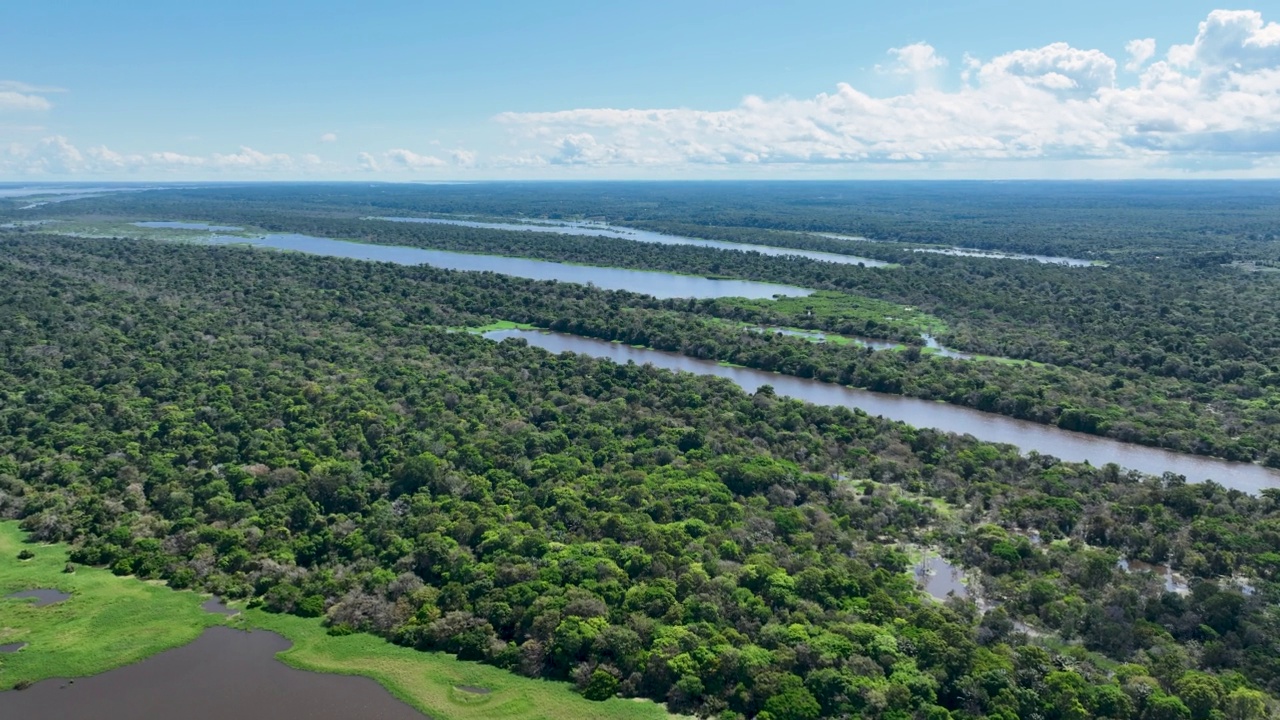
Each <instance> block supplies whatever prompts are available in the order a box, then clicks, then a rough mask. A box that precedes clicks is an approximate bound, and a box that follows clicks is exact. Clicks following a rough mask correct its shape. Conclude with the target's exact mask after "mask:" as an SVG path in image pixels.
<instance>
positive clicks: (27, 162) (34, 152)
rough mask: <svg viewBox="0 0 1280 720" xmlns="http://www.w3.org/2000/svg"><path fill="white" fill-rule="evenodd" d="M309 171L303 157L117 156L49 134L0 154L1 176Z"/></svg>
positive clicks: (246, 153) (245, 150)
mask: <svg viewBox="0 0 1280 720" xmlns="http://www.w3.org/2000/svg"><path fill="white" fill-rule="evenodd" d="M310 157H314V156H310ZM312 166H314V163H312V162H311V161H310V160H309V159H308V158H307V157H304V158H303V159H302V161H301V162H295V160H294V158H293V157H292V156H290V155H287V154H285V153H264V152H260V151H258V150H254V149H253V148H250V147H241V148H240V150H239V151H238V152H234V153H228V154H220V153H214V154H212V155H209V156H201V155H184V154H182V153H177V152H171V151H160V152H150V153H121V152H117V151H115V150H112V149H111V148H109V147H107V146H105V145H99V146H95V147H91V148H89V149H87V150H81V149H80V148H78V147H77V146H76V145H74V144H72V142H71V141H70V140H68V139H67V138H66V137H63V136H61V135H51V136H48V137H45V138H42V139H40V140H38V141H36V142H34V143H27V144H24V143H11V144H10V145H9V146H8V147H7V148H6V149H3V150H0V174H11V175H34V176H38V175H106V174H113V173H135V174H136V173H149V174H156V173H159V174H167V173H173V174H186V173H190V172H191V171H193V170H206V171H209V172H211V173H214V174H227V175H233V176H237V175H246V174H257V173H271V172H277V171H284V170H291V169H295V168H303V169H305V168H307V167H312Z"/></svg>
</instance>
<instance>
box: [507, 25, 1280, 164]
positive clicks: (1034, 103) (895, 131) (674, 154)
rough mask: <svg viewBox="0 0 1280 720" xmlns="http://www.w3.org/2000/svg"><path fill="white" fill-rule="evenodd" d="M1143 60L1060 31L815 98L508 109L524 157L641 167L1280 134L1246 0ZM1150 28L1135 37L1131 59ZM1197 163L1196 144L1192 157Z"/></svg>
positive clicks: (1073, 155)
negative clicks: (880, 88)
mask: <svg viewBox="0 0 1280 720" xmlns="http://www.w3.org/2000/svg"><path fill="white" fill-rule="evenodd" d="M1180 47H1181V48H1182V49H1179V48H1175V49H1173V50H1171V51H1170V53H1169V58H1170V59H1169V61H1168V62H1165V61H1161V62H1155V63H1152V64H1150V65H1149V66H1147V67H1146V69H1145V70H1143V72H1142V74H1141V75H1140V77H1139V78H1138V80H1137V82H1136V83H1133V84H1129V85H1127V86H1126V85H1121V84H1119V83H1118V81H1117V77H1116V70H1117V62H1116V60H1115V59H1114V58H1112V57H1111V56H1109V55H1107V54H1106V53H1104V52H1102V51H1101V50H1096V49H1081V48H1076V47H1072V46H1071V45H1069V44H1067V43H1053V44H1050V45H1046V46H1044V47H1040V48H1031V49H1022V50H1014V51H1012V52H1008V53H1005V54H1002V55H998V56H996V57H993V58H990V59H987V60H981V59H977V58H973V57H971V56H966V57H965V60H964V62H963V63H962V67H961V72H960V80H961V82H960V85H959V86H958V87H955V88H954V89H951V90H947V91H942V90H938V89H935V88H934V87H932V86H931V85H930V84H928V83H920V84H919V86H918V87H917V89H916V90H914V91H912V92H909V93H904V94H898V95H893V96H890V97H873V96H871V95H869V94H867V93H865V92H862V91H860V90H858V89H856V88H854V87H853V86H851V85H848V84H844V83H842V84H839V85H838V86H837V88H836V90H835V91H834V92H831V93H823V94H820V95H817V96H816V97H812V98H802V99H793V98H787V97H782V98H777V99H763V98H759V97H754V96H750V97H747V98H746V99H744V100H743V101H742V103H741V104H739V105H738V106H737V107H734V108H730V109H726V110H697V109H687V108H678V109H662V108H658V109H614V108H583V109H576V110H562V111H557V112H535V113H518V112H513V113H503V114H501V115H499V116H497V120H498V121H499V122H500V123H501V124H503V125H505V126H507V127H508V129H509V132H510V134H511V135H512V138H513V141H514V142H515V143H516V146H517V147H518V148H520V149H521V151H520V152H517V154H516V157H517V158H522V159H523V160H524V161H525V163H526V164H531V165H536V164H537V163H538V162H540V161H541V162H548V163H551V164H556V165H566V166H593V167H623V166H633V167H644V166H655V165H658V166H675V165H682V164H715V165H734V164H755V163H760V164H776V163H795V164H810V165H822V164H831V163H909V162H929V163H935V164H944V163H969V164H970V165H971V166H974V167H980V166H981V165H982V164H983V163H984V162H987V161H993V160H1035V161H1044V160H1051V161H1061V162H1068V161H1071V162H1074V161H1077V160H1091V161H1097V162H1102V161H1107V162H1112V161H1123V162H1125V163H1128V164H1129V166H1130V167H1135V168H1141V167H1156V166H1161V167H1163V166H1167V165H1168V164H1169V163H1171V162H1172V163H1174V164H1177V163H1179V162H1182V159H1180V158H1183V156H1184V155H1185V156H1187V157H1186V158H1185V159H1186V161H1187V162H1186V165H1187V166H1190V165H1191V164H1192V162H1191V160H1192V159H1191V158H1190V157H1189V156H1191V155H1203V154H1205V153H1236V154H1253V157H1252V158H1249V159H1246V160H1245V164H1246V165H1248V164H1250V163H1253V162H1260V161H1261V158H1260V157H1259V155H1260V154H1262V153H1267V152H1273V151H1275V150H1277V149H1280V147H1277V146H1278V145H1280V26H1277V25H1276V24H1275V23H1270V24H1267V23H1264V22H1263V19H1262V16H1261V14H1259V13H1256V12H1225V11H1215V12H1214V13H1211V14H1210V15H1209V18H1208V19H1207V20H1206V21H1205V22H1204V23H1202V24H1201V26H1200V30H1199V34H1198V36H1197V38H1196V40H1195V42H1194V43H1193V44H1191V45H1188V46H1180ZM890 52H891V54H892V55H893V56H894V58H895V63H894V65H893V66H891V67H890V68H887V69H886V68H880V70H881V71H882V72H889V73H894V74H900V75H916V76H919V74H922V73H923V74H928V73H930V72H934V71H937V70H939V69H940V68H941V67H943V63H944V62H945V60H944V59H943V58H940V57H938V56H937V55H936V53H935V52H934V50H933V48H932V47H931V46H928V45H926V44H923V43H917V44H916V45H908V46H906V47H903V48H896V49H894V50H892V51H890ZM1154 52H1155V42H1154V40H1152V41H1150V42H1148V41H1146V40H1139V41H1135V42H1133V43H1130V44H1129V63H1130V64H1133V63H1137V66H1139V67H1140V66H1141V65H1142V64H1143V63H1145V62H1146V61H1148V60H1150V59H1151V57H1153V56H1154ZM1197 162H1203V158H1200V159H1199V160H1197Z"/></svg>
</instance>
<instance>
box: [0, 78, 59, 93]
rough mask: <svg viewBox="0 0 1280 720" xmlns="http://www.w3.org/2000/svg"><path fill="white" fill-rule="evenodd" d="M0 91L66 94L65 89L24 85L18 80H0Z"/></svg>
mask: <svg viewBox="0 0 1280 720" xmlns="http://www.w3.org/2000/svg"><path fill="white" fill-rule="evenodd" d="M0 90H5V91H11V92H20V93H36V94H40V95H44V94H48V93H63V92H66V89H65V88H60V87H51V86H48V85H31V84H30V83H24V82H20V81H18V80H0Z"/></svg>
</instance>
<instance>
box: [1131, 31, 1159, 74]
mask: <svg viewBox="0 0 1280 720" xmlns="http://www.w3.org/2000/svg"><path fill="white" fill-rule="evenodd" d="M1124 51H1125V52H1127V53H1129V62H1127V63H1125V64H1124V69H1125V70H1128V71H1129V72H1137V71H1138V70H1140V69H1141V68H1142V66H1143V65H1146V64H1147V61H1148V60H1150V59H1151V58H1152V57H1154V56H1155V54H1156V39H1155V38H1142V39H1139V40H1130V41H1129V42H1128V43H1127V44H1125V46H1124Z"/></svg>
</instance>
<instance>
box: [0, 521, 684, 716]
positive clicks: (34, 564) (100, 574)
mask: <svg viewBox="0 0 1280 720" xmlns="http://www.w3.org/2000/svg"><path fill="white" fill-rule="evenodd" d="M24 538H25V533H23V532H22V531H21V530H20V529H19V527H18V523H16V522H12V521H8V522H0V644H6V643H12V642H25V643H27V646H26V647H24V648H22V649H21V650H19V651H18V652H16V653H4V654H0V688H5V689H7V688H11V687H13V685H14V684H15V683H16V682H18V681H22V680H25V681H29V682H36V681H39V680H43V679H46V678H52V677H84V676H87V675H95V674H98V673H102V672H106V671H107V670H111V669H112V668H116V667H120V666H121V665H128V664H130V663H134V662H138V661H139V660H142V659H144V658H147V657H149V656H151V655H155V654H157V653H160V652H163V651H165V650H169V649H171V648H175V647H178V646H181V645H185V644H187V643H189V642H192V641H193V640H195V639H196V638H197V637H199V636H200V634H201V633H203V632H204V631H205V629H206V628H208V627H210V626H213V625H219V624H224V623H228V622H229V623H231V624H234V625H236V626H239V627H244V628H260V629H264V630H270V631H273V632H277V633H279V634H281V635H283V636H284V637H286V638H288V639H289V640H290V641H291V642H292V643H293V646H292V647H291V648H290V649H288V650H286V651H284V652H282V653H280V654H279V656H278V657H279V658H280V659H281V660H282V661H284V662H285V663H287V664H289V665H292V666H293V667H296V668H300V669H303V670H311V671H315V672H328V673H337V674H343V675H365V676H367V677H371V678H373V679H374V680H376V681H378V682H379V683H381V684H382V686H383V687H385V688H387V690H388V691H390V692H391V693H392V694H393V695H395V696H396V697H398V698H400V699H401V700H403V701H404V702H407V703H409V704H410V705H412V706H414V707H416V708H418V709H419V710H421V711H423V712H424V713H426V714H428V715H430V716H431V717H433V718H435V720H472V719H476V720H481V719H484V718H512V719H513V720H590V719H592V718H616V719H617V720H649V719H651V718H654V719H656V718H671V717H672V716H671V715H670V714H668V713H667V712H666V710H665V709H664V708H663V707H662V706H660V705H658V704H656V703H653V702H649V701H643V702H637V701H635V700H625V699H613V700H609V701H606V702H603V703H599V702H592V701H589V700H586V699H584V698H582V697H581V696H579V695H578V694H577V693H575V692H574V691H573V690H572V688H571V687H570V685H569V684H568V683H559V682H551V681H546V680H534V679H531V678H526V677H521V676H519V675H515V674H513V673H509V672H507V671H505V670H500V669H498V668H496V667H492V666H489V665H481V664H479V663H472V662H463V661H460V660H458V659H457V658H454V657H453V656H450V655H446V654H444V653H424V652H418V651H417V650H411V649H409V648H403V647H399V646H397V645H392V644H390V643H388V642H386V641H385V640H383V639H381V638H378V637H374V636H372V635H363V634H356V635H348V636H342V637H334V636H331V635H329V634H328V633H327V632H326V630H325V628H324V627H323V626H322V625H321V623H320V621H319V620H317V619H304V618H299V617H294V616H292V615H273V614H270V613H267V612H263V611H261V610H246V611H243V612H242V613H241V614H240V615H237V616H235V617H234V618H231V619H228V618H226V617H225V616H223V615H218V614H215V613H210V612H206V611H204V610H203V609H201V607H200V604H201V603H202V602H204V600H205V599H206V597H207V596H203V595H199V594H197V593H195V592H190V591H179V590H173V589H170V588H168V587H166V586H164V585H161V584H159V583H154V582H145V581H141V580H138V579H137V578H134V577H117V576H115V575H113V574H111V573H110V572H108V571H106V570H103V569H100V568H93V567H83V566H76V571H75V573H72V574H67V573H64V572H63V568H64V567H66V564H67V547H66V546H65V545H58V544H50V545H36V544H31V543H26V542H24ZM24 548H25V549H28V550H31V551H32V552H34V553H35V557H34V558H32V559H30V560H18V559H17V556H18V553H19V552H20V551H21V550H23V549H24ZM35 588H49V589H55V590H61V591H63V592H67V593H70V594H71V597H70V598H69V599H67V600H65V601H63V602H60V603H57V604H53V605H46V606H45V607H41V608H37V607H35V606H34V603H33V602H32V601H30V600H18V599H5V598H3V596H4V595H8V594H10V593H14V592H18V591H21V590H30V589H35ZM460 685H471V686H476V687H483V688H488V689H489V690H491V691H492V692H490V693H489V694H486V695H479V694H475V693H469V692H466V691H463V690H459V689H457V688H458V686H460Z"/></svg>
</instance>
